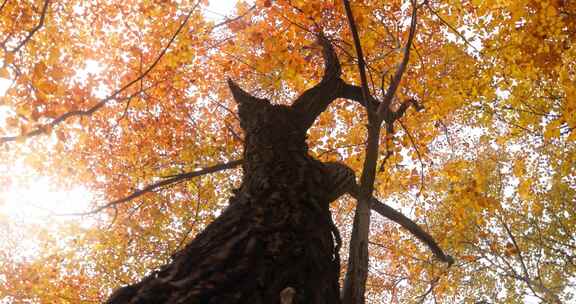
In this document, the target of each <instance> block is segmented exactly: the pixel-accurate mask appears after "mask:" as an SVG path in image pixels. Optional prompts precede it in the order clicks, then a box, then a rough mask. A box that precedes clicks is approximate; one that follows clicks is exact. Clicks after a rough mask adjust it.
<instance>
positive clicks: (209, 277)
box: [108, 39, 341, 304]
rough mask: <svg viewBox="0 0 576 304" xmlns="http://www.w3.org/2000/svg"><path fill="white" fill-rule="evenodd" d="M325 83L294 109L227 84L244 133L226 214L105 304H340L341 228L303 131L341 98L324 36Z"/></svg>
mask: <svg viewBox="0 0 576 304" xmlns="http://www.w3.org/2000/svg"><path fill="white" fill-rule="evenodd" d="M321 40H322V41H323V43H322V45H323V47H324V55H325V56H324V57H325V61H326V71H325V76H324V78H323V80H322V81H321V82H320V83H319V84H318V85H316V86H315V87H313V88H312V89H310V90H308V91H306V92H304V93H303V94H302V95H301V96H300V97H299V98H298V99H297V100H296V101H295V102H294V104H293V105H292V106H282V105H272V104H270V102H269V101H268V100H265V99H259V98H256V97H253V96H251V95H250V94H248V93H246V92H244V91H243V90H242V89H240V88H239V87H238V86H237V85H236V84H234V83H233V82H232V81H229V86H230V89H231V91H232V94H233V96H234V99H235V100H236V102H237V103H238V109H239V117H240V124H241V127H242V128H243V129H244V131H245V140H244V143H245V144H244V162H243V170H244V178H243V182H242V185H241V187H240V189H238V190H237V191H236V193H235V195H234V196H233V197H232V198H231V199H230V202H229V206H228V207H227V208H226V210H225V211H224V212H223V213H222V214H221V215H220V216H219V217H218V218H217V219H216V220H215V221H214V222H213V223H211V224H210V225H209V226H208V227H207V228H206V229H205V230H204V231H203V232H202V233H200V234H199V235H198V236H197V237H196V238H195V239H194V240H193V241H192V242H191V243H190V244H188V245H187V246H186V247H185V248H184V249H183V250H182V251H180V252H178V253H177V254H175V255H174V256H173V260H172V262H171V263H170V264H168V265H166V266H164V267H163V268H162V269H160V270H159V271H156V272H154V273H153V274H151V275H149V276H148V277H146V278H144V279H143V280H142V281H140V282H139V283H136V284H133V285H130V286H126V287H123V288H121V289H119V290H117V291H116V292H115V293H114V294H113V295H112V296H111V297H110V299H109V301H108V303H114V304H116V303H255V304H256V303H280V301H281V296H282V297H283V298H284V300H283V301H284V302H290V303H294V304H296V303H339V302H340V299H339V291H340V288H339V283H338V278H339V275H340V263H339V258H338V252H336V250H335V247H336V246H335V239H336V238H335V235H337V233H338V232H337V231H336V230H335V226H334V225H333V224H332V219H331V215H330V212H329V208H328V207H329V206H328V205H329V203H330V201H329V200H330V199H331V198H332V197H333V194H332V189H333V187H334V185H332V184H331V180H330V179H329V178H327V177H328V176H329V174H328V169H327V166H325V165H324V164H322V163H321V162H320V161H318V160H316V159H314V158H312V157H311V156H310V155H308V153H307V149H308V148H307V145H306V132H307V130H308V128H309V127H310V126H311V125H312V123H313V122H314V120H315V118H316V117H317V116H318V115H319V114H320V113H322V111H324V110H325V108H326V107H327V106H328V104H329V103H330V102H331V101H332V100H334V99H335V98H337V97H338V96H337V95H336V93H337V92H338V91H339V90H338V89H337V88H338V87H340V86H341V80H340V66H339V64H338V61H337V58H336V55H335V53H334V50H333V49H332V47H331V45H330V44H329V42H327V41H326V40H325V39H321Z"/></svg>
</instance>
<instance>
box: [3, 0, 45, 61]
mask: <svg viewBox="0 0 576 304" xmlns="http://www.w3.org/2000/svg"><path fill="white" fill-rule="evenodd" d="M4 4H6V2H4V3H3V4H2V7H4ZM48 4H50V0H44V6H43V7H42V12H41V13H40V21H38V24H37V25H36V26H35V27H34V28H32V30H30V32H28V35H26V38H24V40H22V41H21V42H20V43H19V44H18V45H17V46H16V47H15V48H14V49H13V50H12V52H13V53H16V52H18V51H20V49H21V48H22V47H23V46H24V45H25V44H26V43H28V41H30V39H32V36H34V34H36V32H37V31H38V30H39V29H40V28H42V26H44V20H45V19H46V13H47V12H48Z"/></svg>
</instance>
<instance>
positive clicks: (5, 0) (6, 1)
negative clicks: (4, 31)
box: [0, 0, 8, 13]
mask: <svg viewBox="0 0 576 304" xmlns="http://www.w3.org/2000/svg"><path fill="white" fill-rule="evenodd" d="M6 3H8V0H4V1H2V5H0V13H1V12H2V10H3V9H4V6H6Z"/></svg>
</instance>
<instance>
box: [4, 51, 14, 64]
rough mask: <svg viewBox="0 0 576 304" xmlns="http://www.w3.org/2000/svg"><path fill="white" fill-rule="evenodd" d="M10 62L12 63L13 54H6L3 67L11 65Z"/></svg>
mask: <svg viewBox="0 0 576 304" xmlns="http://www.w3.org/2000/svg"><path fill="white" fill-rule="evenodd" d="M12 62H14V53H12V52H7V53H6V55H5V56H4V65H8V64H11V63H12Z"/></svg>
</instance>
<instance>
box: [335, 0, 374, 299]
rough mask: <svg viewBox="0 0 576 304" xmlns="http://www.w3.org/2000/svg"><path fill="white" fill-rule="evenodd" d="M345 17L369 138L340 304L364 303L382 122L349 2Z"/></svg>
mask: <svg viewBox="0 0 576 304" xmlns="http://www.w3.org/2000/svg"><path fill="white" fill-rule="evenodd" d="M342 2H343V4H344V9H345V11H346V17H347V19H348V25H349V27H350V32H351V33H352V37H353V39H354V48H355V49H356V55H357V58H358V73H359V74H360V82H361V92H362V101H361V103H362V104H365V105H366V112H367V114H368V125H367V129H368V136H367V144H366V156H365V158H364V164H363V169H362V175H361V176H360V189H359V193H358V197H357V201H358V204H357V205H356V212H355V214H354V222H353V226H352V236H351V239H350V246H349V251H348V252H349V253H348V257H349V258H348V268H347V270H346V276H345V279H344V286H343V290H342V302H343V303H344V304H363V303H364V301H365V298H364V293H365V290H366V281H367V279H368V242H369V240H368V236H369V234H370V203H371V201H370V197H371V196H372V192H373V191H374V181H375V179H376V164H377V162H378V146H379V139H380V125H381V121H382V120H381V119H380V118H379V117H378V114H377V112H376V108H375V107H373V106H372V103H370V102H368V101H369V100H370V99H371V98H372V97H371V94H370V90H369V87H368V79H367V77H366V63H365V61H364V55H363V53H362V45H361V43H360V36H359V35H358V29H357V28H356V22H355V21H354V15H353V13H352V8H351V6H350V1H348V0H343V1H342Z"/></svg>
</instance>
